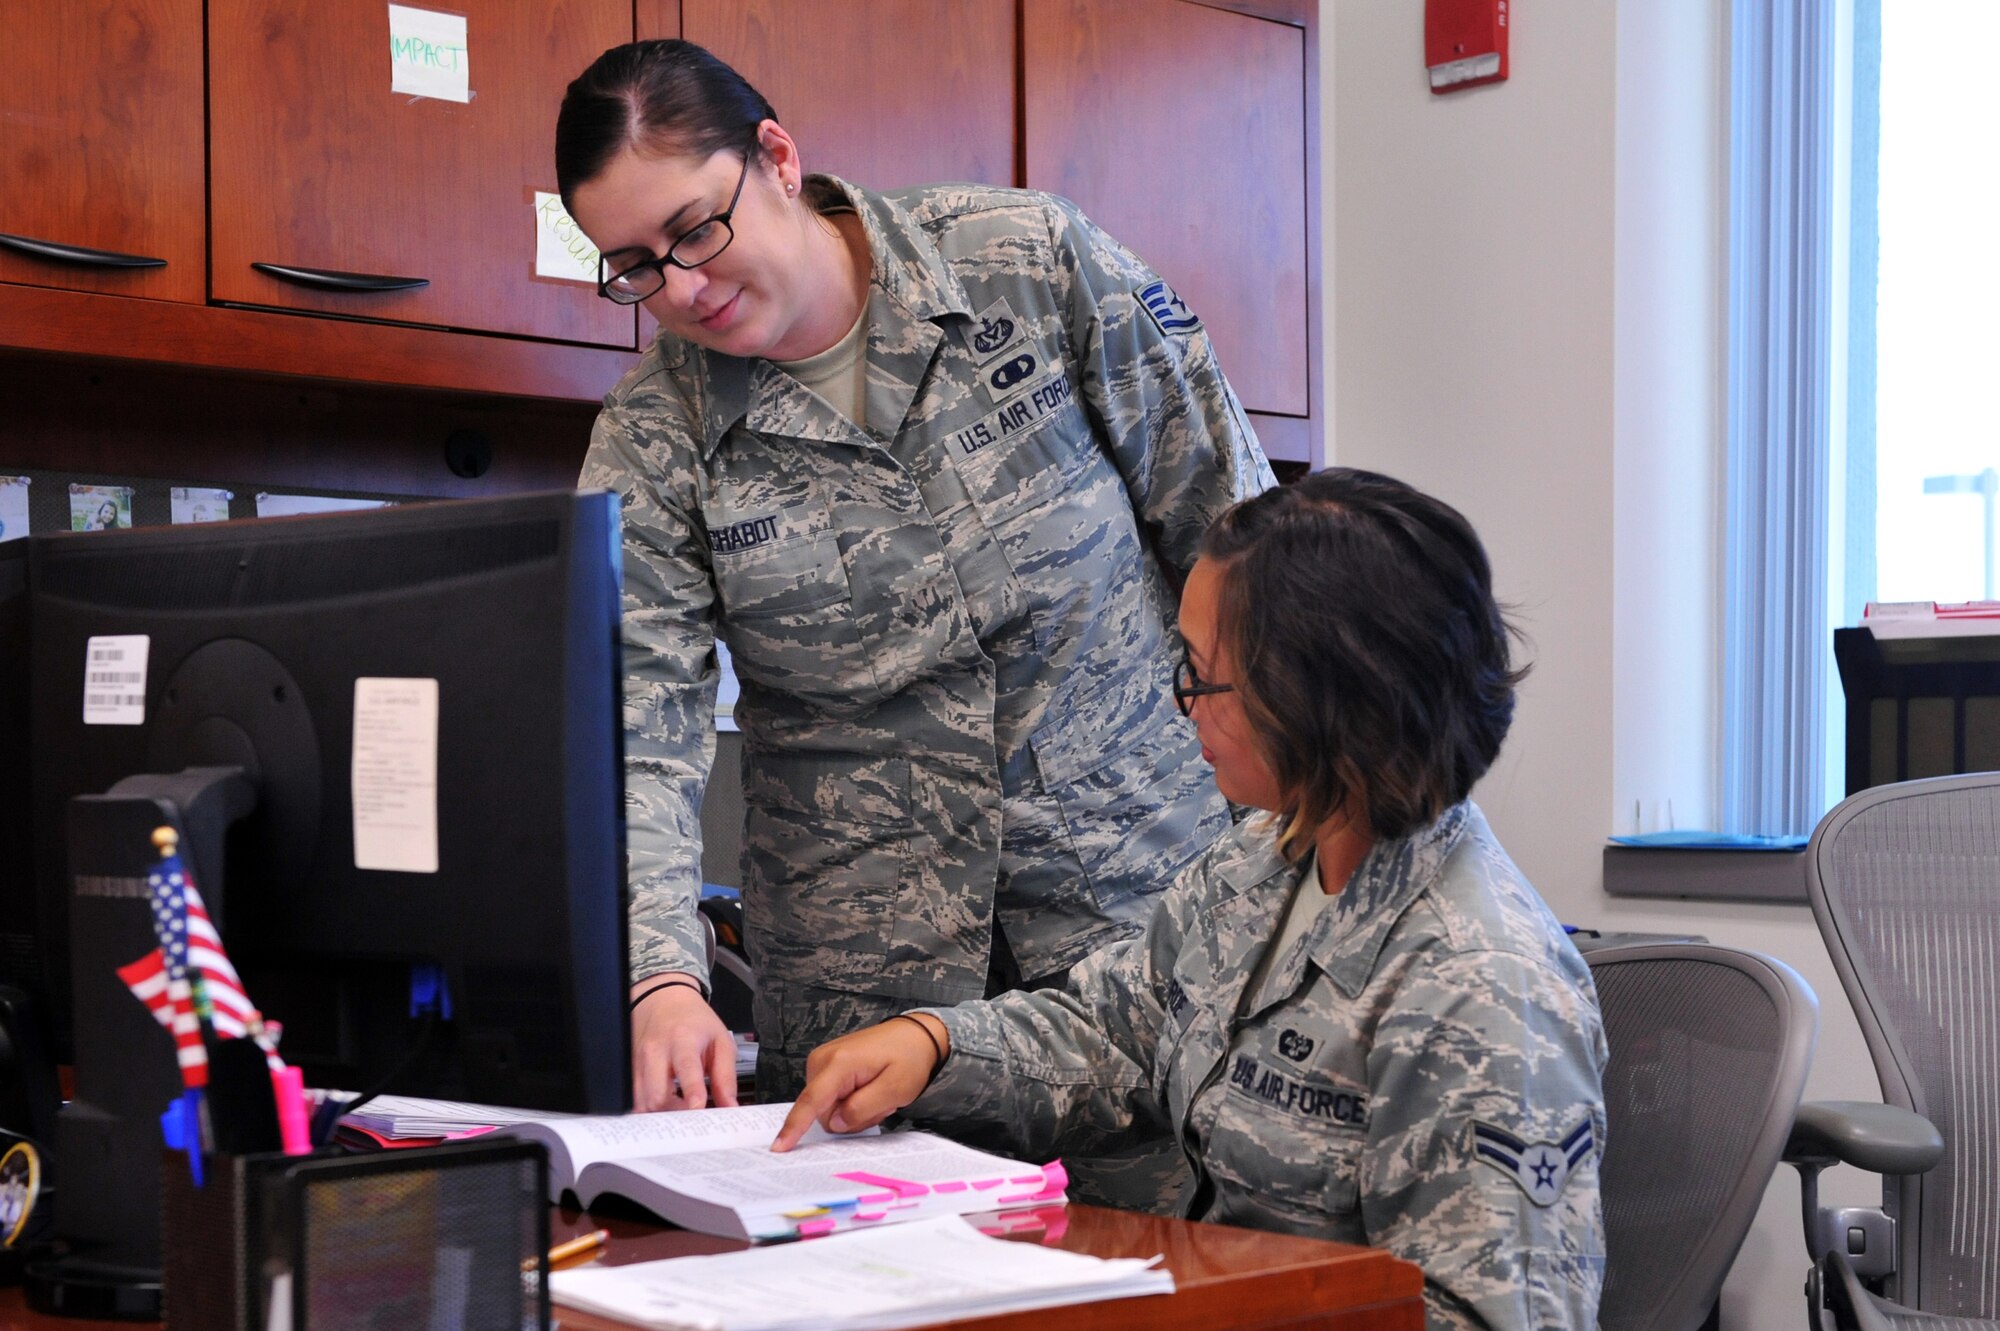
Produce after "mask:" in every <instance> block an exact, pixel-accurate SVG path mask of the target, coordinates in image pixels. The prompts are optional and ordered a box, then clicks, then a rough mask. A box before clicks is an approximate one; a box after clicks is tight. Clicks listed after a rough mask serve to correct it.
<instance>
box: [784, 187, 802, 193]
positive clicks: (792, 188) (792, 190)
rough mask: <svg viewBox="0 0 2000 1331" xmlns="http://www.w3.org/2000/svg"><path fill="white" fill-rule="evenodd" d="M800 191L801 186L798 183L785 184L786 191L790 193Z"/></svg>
mask: <svg viewBox="0 0 2000 1331" xmlns="http://www.w3.org/2000/svg"><path fill="white" fill-rule="evenodd" d="M798 192H799V187H798V186H797V185H787V186H785V193H786V194H788V195H791V194H797V193H798Z"/></svg>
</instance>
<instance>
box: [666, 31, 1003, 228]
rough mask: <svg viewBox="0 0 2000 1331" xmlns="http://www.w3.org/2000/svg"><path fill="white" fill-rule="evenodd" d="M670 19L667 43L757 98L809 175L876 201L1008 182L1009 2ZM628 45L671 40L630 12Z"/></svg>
mask: <svg viewBox="0 0 2000 1331" xmlns="http://www.w3.org/2000/svg"><path fill="white" fill-rule="evenodd" d="M669 7H671V6H668V5H659V4H656V5H655V6H654V9H655V10H656V11H657V10H659V9H665V8H669ZM678 8H679V11H680V22H681V27H682V33H681V34H678V35H685V36H686V37H687V39H688V40H689V41H691V42H694V43H697V44H698V45H701V46H705V47H707V48H708V49H709V50H711V51H713V52H715V54H716V55H717V56H719V57H721V58H722V59H723V60H725V61H727V62H728V63H729V64H730V65H731V66H732V67H733V68H734V69H735V70H736V71H737V72H738V73H740V74H742V75H743V77H744V78H746V79H748V80H749V81H750V83H751V85H752V86H753V87H755V88H756V89H757V91H759V92H761V93H763V94H764V96H765V97H766V98H768V99H769V100H770V103H771V105H772V106H773V107H774V108H775V109H776V110H777V112H778V119H779V120H780V121H781V122H782V123H783V124H784V126H785V128H786V129H788V130H790V131H791V133H792V135H793V137H794V138H796V139H797V140H798V142H799V147H800V149H801V151H802V152H803V154H804V156H805V164H806V169H807V170H808V171H825V172H828V173H829V174H832V175H836V176H839V177H841V178H842V179H845V180H851V181H853V182H854V183H855V184H857V185H865V186H867V187H868V188H870V189H878V190H887V189H898V188H901V187H902V186H905V185H928V184H932V183H934V182H936V181H940V180H970V181H977V182H979V183H981V184H987V185H1011V184H1013V183H1014V144H1015V132H1014V122H1015V114H1014V108H1015V91H1014V64H1015V31H1016V24H1015V7H1014V0H868V3H866V4H857V3H854V2H853V0H846V2H845V3H839V4H829V3H827V0H682V2H681V4H680V5H679V6H678ZM655 22H657V23H658V24H659V27H660V28H661V29H664V28H665V27H666V26H667V25H666V24H665V23H664V22H662V21H660V20H657V19H656V20H655ZM639 35H640V36H641V37H656V36H674V35H677V34H675V33H674V32H671V31H664V30H661V31H654V30H649V28H648V23H647V17H646V11H645V10H643V9H642V11H641V16H640V27H639Z"/></svg>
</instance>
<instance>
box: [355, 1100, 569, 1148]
mask: <svg viewBox="0 0 2000 1331" xmlns="http://www.w3.org/2000/svg"><path fill="white" fill-rule="evenodd" d="M581 1117H582V1115H580V1114H552V1113H546V1112H543V1111H541V1110H535V1109H503V1108H501V1107H500V1106H498V1105H475V1104H466V1103H464V1102H463V1101H459V1100H424V1099H420V1098H418V1097H417V1096H414V1095H378V1096H376V1097H375V1098H374V1099H373V1100H370V1101H369V1102H368V1103H367V1104H365V1105H363V1106H361V1108H359V1109H357V1110H355V1111H354V1112H353V1113H351V1114H342V1115H341V1116H340V1121H341V1122H342V1123H346V1124H352V1125H353V1126H355V1127H358V1128H365V1129H367V1130H368V1131H369V1132H373V1133H379V1134H380V1135H381V1136H384V1137H389V1138H392V1139H394V1138H401V1137H449V1136H452V1135H453V1134H455V1133H461V1132H470V1131H472V1130H473V1129H475V1128H497V1127H501V1126H503V1125H506V1124H509V1123H545V1122H548V1121H550V1120H553V1119H564V1118H581Z"/></svg>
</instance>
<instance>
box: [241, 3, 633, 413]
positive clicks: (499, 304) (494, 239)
mask: <svg viewBox="0 0 2000 1331" xmlns="http://www.w3.org/2000/svg"><path fill="white" fill-rule="evenodd" d="M391 8H392V7H391V6H390V5H388V4H385V3H384V2H383V0H209V3H208V25H209V46H208V50H209V138H210V156H209V177H210V204H211V217H212V227H213V244H214V249H213V253H214V277H213V292H214V298H215V299H216V300H217V301H221V302H228V303H232V304H240V305H253V306H266V307H275V308H281V309H289V310H301V311H312V312H316V313H323V314H334V315H343V316H353V317H361V318H368V319H378V320H386V321H394V322H399V323H411V324H427V325H431V326H434V327H439V328H451V329H466V330H473V331H479V332H489V333H507V334H513V335H516V336H521V337H534V338H546V339H551V340H556V341H564V342H579V343H592V344H597V345H600V346H607V347H622V348H629V347H632V346H634V344H635V338H636V323H635V321H634V317H633V313H632V311H631V310H630V309H627V308H622V307H619V306H616V305H613V304H612V303H611V302H609V301H605V300H600V299H598V296H597V293H596V291H595V289H594V287H593V286H592V285H591V284H589V283H586V282H582V281H573V280H565V279H563V278H560V277H551V276H539V275H537V273H536V263H535V248H536V247H535V237H536V216H535V211H536V195H537V192H541V193H543V194H553V193H554V191H555V161H554V143H555V119H556V110H557V108H558V107H559V106H560V105H561V102H562V94H563V89H564V88H565V87H566V86H567V85H568V83H569V80H570V79H572V78H574V77H575V76H576V75H577V73H578V72H580V71H581V70H582V69H583V68H584V66H585V65H587V64H589V63H590V61H591V60H592V59H594V58H595V57H596V56H597V55H598V53H599V52H601V51H603V50H604V49H605V48H607V47H610V46H614V45H617V44H618V43H620V42H624V41H628V40H630V38H631V34H632V10H631V6H630V3H629V0H450V2H449V4H446V5H440V6H439V7H438V8H437V9H436V10H424V11H423V13H424V14H426V15H428V16H429V17H428V18H421V17H420V19H419V20H417V21H415V22H405V23H404V24H403V26H402V27H400V28H399V29H398V30H397V31H396V32H395V33H394V34H392V32H391V24H390V10H391ZM412 8H417V9H420V10H421V9H422V7H421V6H412ZM454 21H456V23H457V24H458V25H459V26H458V27H457V28H454V27H453V23H454ZM459 32H462V34H463V36H462V38H460V37H457V36H456V35H455V34H456V33H459ZM392 38H393V39H394V44H393V45H392ZM459 42H462V45H458V44H457V43H459ZM419 43H421V45H420V44H419ZM454 78H455V79H456V91H454ZM399 79H400V80H401V81H402V82H401V84H400V86H399V82H398V80H399ZM413 79H430V80H434V82H431V83H425V84H421V85H416V86H421V87H423V88H424V89H425V91H422V92H418V91H412V90H411V88H412V86H413V85H412V83H411V80H413ZM458 96H463V97H464V98H465V100H462V101H461V100H457V97H458ZM327 372H328V373H330V374H334V375H338V374H339V373H340V370H339V367H338V366H328V367H327Z"/></svg>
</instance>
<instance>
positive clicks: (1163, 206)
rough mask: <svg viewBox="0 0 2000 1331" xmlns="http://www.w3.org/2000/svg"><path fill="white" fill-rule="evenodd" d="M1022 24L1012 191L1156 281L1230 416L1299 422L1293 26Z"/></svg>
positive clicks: (1061, 1)
mask: <svg viewBox="0 0 2000 1331" xmlns="http://www.w3.org/2000/svg"><path fill="white" fill-rule="evenodd" d="M1257 7H1258V6H1246V8H1257ZM1267 7H1268V8H1272V9H1282V8H1284V7H1283V6H1267ZM1022 24H1023V30H1022V49H1023V52H1024V60H1023V64H1022V82H1021V86H1022V96H1023V102H1024V111H1023V119H1024V124H1025V127H1026V141H1025V145H1024V146H1025V155H1026V158H1027V183H1028V185H1029V186H1030V187H1031V188H1034V189H1043V190H1048V191H1050V192H1051V193H1055V194H1062V195H1065V196H1067V197H1069V198H1071V199H1074V200H1075V201H1076V202H1077V203H1078V204H1080V205H1081V206H1082V207H1083V210H1084V212H1086V213H1088V214H1089V215H1090V216H1091V218H1092V219H1093V220H1094V221H1096V222H1097V223H1099V224H1100V225H1101V226H1103V227H1104V229H1105V230H1107V231H1109V232H1110V233H1111V234H1112V235H1114V236H1116V237H1118V239H1119V240H1121V241H1123V242H1124V243H1125V244H1126V245H1127V246H1128V247H1130V248H1131V249H1132V250H1133V251H1134V252H1135V253H1137V254H1138V255H1139V256H1140V257H1141V258H1143V259H1144V260H1146V262H1147V263H1149V264H1151V265H1152V266H1153V268H1154V269H1156V270H1157V271H1158V272H1159V274H1160V276H1162V277H1164V278H1166V279H1167V281H1168V282H1169V283H1170V284H1171V285H1172V286H1173V288H1174V290H1175V291H1176V292H1177V293H1178V294H1179V295H1180V297H1181V299H1183V300H1185V301H1186V302H1187V303H1188V305H1189V306H1190V307H1191V308H1192V309H1193V310H1194V312H1195V313H1196V314H1197V315H1198V316H1199V317H1200V318H1201V320H1202V322H1203V323H1204V324H1206V325H1207V327H1208V331H1209V336H1210V337H1211V338H1212V339H1213V341H1214V343H1215V349H1216V354H1217V355H1218V356H1219V357H1220V358H1221V360H1222V368H1223V372H1224V373H1226V374H1227V375H1228V376H1229V382H1230V383H1231V384H1232V385H1234V386H1235V388H1236V393H1237V396H1238V397H1240V398H1241V399H1242V401H1243V405H1244V406H1245V407H1246V408H1247V409H1249V410H1250V411H1251V412H1253V413H1266V414H1269V415H1272V416H1282V417H1305V416H1309V415H1310V414H1311V385H1310V374H1309V361H1310V356H1309V352H1310V348H1311V339H1310V331H1309V330H1310V316H1309V309H1310V303H1311V302H1310V294H1309V289H1308V283H1307V278H1308V271H1307V256H1306V218H1307V211H1308V207H1307V205H1308V199H1307V194H1308V190H1307V180H1308V173H1307V163H1308V138H1307V123H1306V106H1307V101H1308V97H1307V70H1306V33H1305V29H1304V27H1303V26H1302V25H1301V24H1299V23H1293V22H1281V21H1278V20H1276V19H1273V18H1267V17H1263V16H1262V15H1260V14H1253V13H1244V12H1235V11H1232V10H1230V9H1224V8H1219V7H1216V6H1214V5H1209V4H1202V3H1195V2H1193V0H1024V4H1023V7H1022ZM1280 424H1281V423H1280V422H1271V423H1269V424H1267V423H1266V422H1263V421H1259V422H1257V425H1258V429H1259V431H1260V432H1272V431H1273V427H1276V426H1279V425H1280ZM1271 442H1272V441H1271V440H1269V439H1267V440H1266V443H1267V445H1268V444H1269V443H1271ZM1273 452H1274V453H1283V454H1284V455H1285V456H1292V452H1291V450H1289V449H1274V450H1273Z"/></svg>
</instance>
